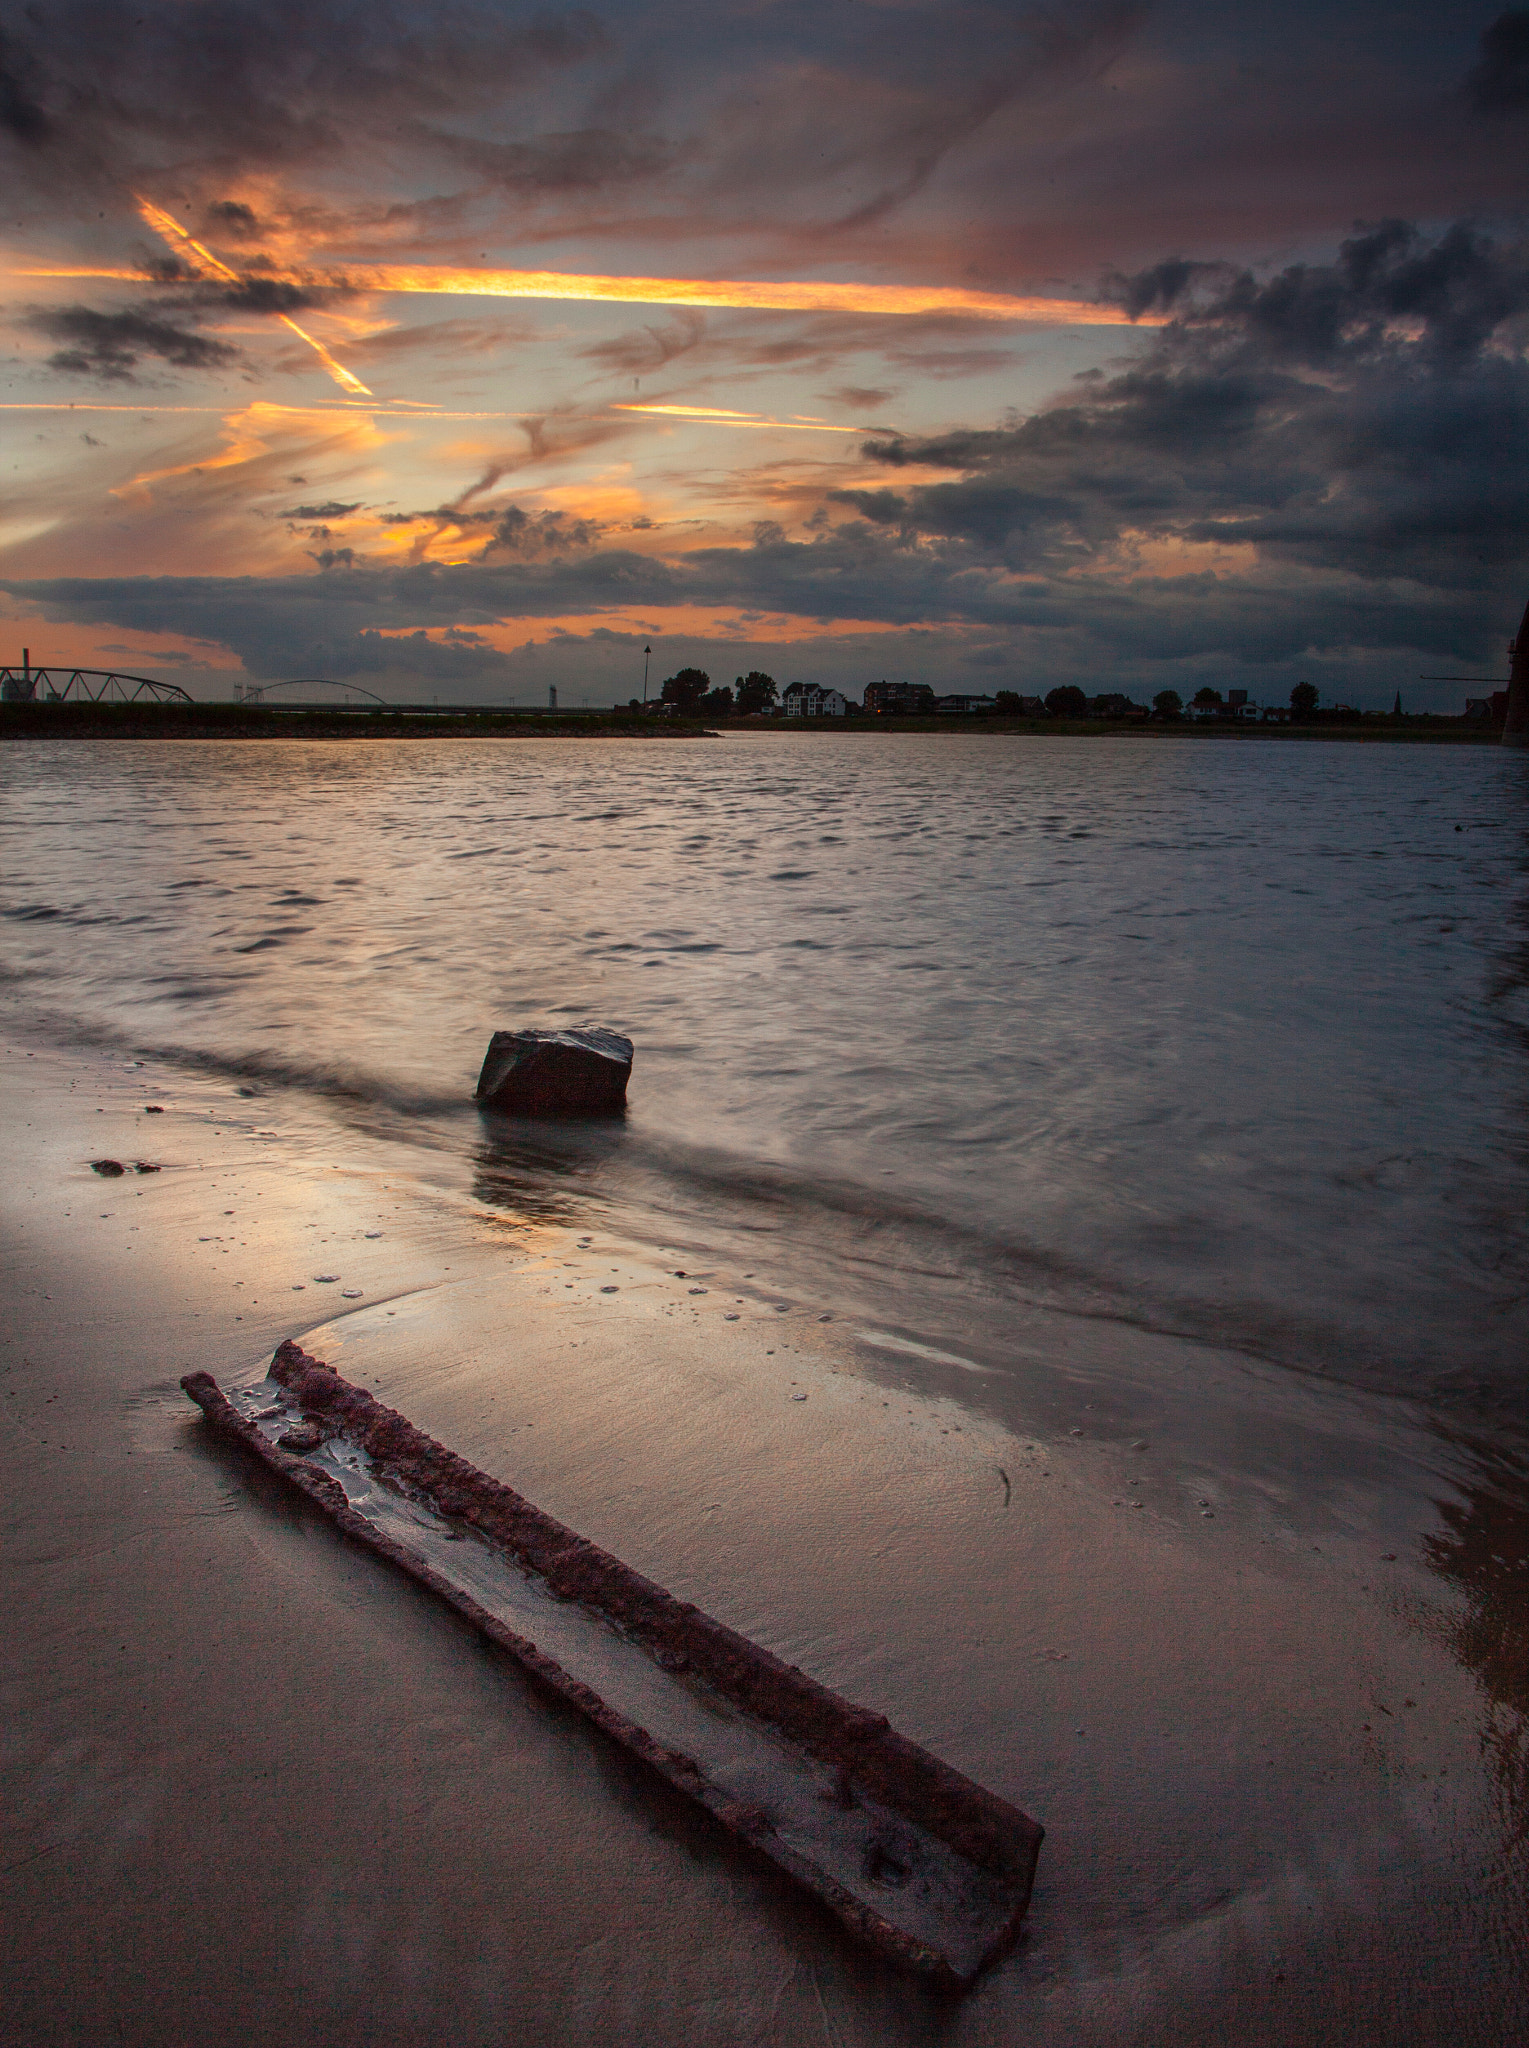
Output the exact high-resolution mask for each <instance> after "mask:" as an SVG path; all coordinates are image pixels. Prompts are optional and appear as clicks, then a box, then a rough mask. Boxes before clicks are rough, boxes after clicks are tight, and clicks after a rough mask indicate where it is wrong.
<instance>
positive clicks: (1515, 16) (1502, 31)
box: [1465, 7, 1529, 114]
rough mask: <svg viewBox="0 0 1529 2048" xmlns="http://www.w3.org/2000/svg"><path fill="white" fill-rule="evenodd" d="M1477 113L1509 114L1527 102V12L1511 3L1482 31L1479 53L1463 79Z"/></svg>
mask: <svg viewBox="0 0 1529 2048" xmlns="http://www.w3.org/2000/svg"><path fill="white" fill-rule="evenodd" d="M1465 92H1466V97H1467V99H1468V100H1469V101H1470V104H1471V105H1472V107H1473V108H1474V109H1475V110H1476V112H1477V113H1478V114H1510V113H1513V112H1515V111H1516V110H1517V109H1518V108H1519V107H1526V106H1529V12H1526V11H1525V10H1524V9H1523V8H1521V7H1510V8H1509V9H1508V10H1507V11H1506V12H1505V13H1503V14H1499V15H1498V17H1497V19H1496V20H1495V21H1494V22H1493V23H1492V25H1491V27H1490V28H1487V29H1483V30H1482V34H1481V55H1480V56H1479V58H1478V59H1477V60H1476V64H1475V68H1474V69H1473V70H1472V71H1471V73H1470V75H1469V76H1468V77H1467V79H1466V81H1465Z"/></svg>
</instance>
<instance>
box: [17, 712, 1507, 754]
mask: <svg viewBox="0 0 1529 2048" xmlns="http://www.w3.org/2000/svg"><path fill="white" fill-rule="evenodd" d="M758 733H777V734H797V735H802V736H805V735H807V734H809V733H810V734H813V735H815V736H829V735H832V736H834V737H843V738H848V737H850V736H852V735H860V736H866V735H870V734H876V735H878V736H889V737H897V736H900V735H901V736H906V735H908V734H911V733H921V734H922V733H941V734H945V735H947V736H952V737H956V738H961V737H965V738H968V739H971V738H993V739H998V738H1014V737H1025V738H1034V739H1122V738H1136V739H1146V740H1172V739H1194V740H1236V741H1239V742H1245V741H1258V742H1262V741H1266V740H1269V741H1318V740H1346V741H1361V742H1365V743H1369V744H1379V745H1389V746H1398V745H1427V746H1500V745H1501V743H1502V736H1501V734H1500V733H1499V732H1497V731H1496V730H1495V729H1494V728H1492V727H1491V726H1478V725H1471V726H1466V725H1465V722H1464V720H1463V719H1457V718H1455V717H1454V716H1452V715H1450V714H1447V713H1442V712H1440V713H1419V714H1417V715H1416V717H1415V718H1409V717H1408V716H1407V715H1406V714H1404V715H1403V717H1402V718H1401V719H1400V720H1393V717H1392V714H1390V713H1386V712H1376V713H1374V714H1373V722H1371V723H1366V724H1362V725H1324V724H1322V723H1320V722H1313V723H1311V724H1301V725H1251V724H1250V725H1237V724H1234V723H1233V722H1232V721H1230V720H1227V721H1225V722H1222V721H1220V720H1216V719H1184V720H1181V721H1175V722H1173V723H1171V724H1170V723H1166V722H1158V721H1153V720H1140V719H1134V720H1133V719H1108V718H1102V719H1101V718H1087V719H1061V718H1044V719H1037V718H1029V719H1026V718H987V717H983V718H957V717H951V718H876V719H867V718H864V717H857V718H851V719H836V718H822V719H801V718H793V719H789V720H788V719H784V718H782V719H763V718H762V719H724V720H721V721H718V722H714V723H711V724H707V723H705V722H704V721H700V720H682V719H668V718H654V717H643V716H641V715H634V714H633V713H631V712H630V711H621V710H616V709H613V710H611V711H609V712H602V711H589V712H579V713H568V712H556V711H514V710H501V709H496V708H494V707H492V706H484V707H482V708H481V709H479V708H476V707H473V706H461V707H457V708H453V709H448V710H441V711H409V712H403V711H381V712H379V711H370V710H364V711H279V710H268V709H265V708H251V707H249V706H246V705H242V704H197V705H194V706H185V705H152V706H150V705H137V704H5V705H0V743H3V742H5V741H10V742H13V743H15V742H20V741H23V740H29V739H177V740H184V739H237V740H270V739H345V740H385V739H407V740H418V739H645V740H646V739H674V740H678V739H723V738H730V737H732V736H734V735H740V734H758Z"/></svg>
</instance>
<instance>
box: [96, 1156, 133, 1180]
mask: <svg viewBox="0 0 1529 2048" xmlns="http://www.w3.org/2000/svg"><path fill="white" fill-rule="evenodd" d="M90 1170H91V1172H92V1173H99V1174H100V1175H101V1176H102V1178H103V1179H105V1180H115V1179H116V1178H117V1176H118V1175H119V1174H123V1173H126V1172H127V1168H126V1167H125V1166H124V1165H123V1164H122V1161H121V1160H120V1159H92V1160H91V1162H90Z"/></svg>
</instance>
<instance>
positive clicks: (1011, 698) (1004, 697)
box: [993, 690, 1021, 718]
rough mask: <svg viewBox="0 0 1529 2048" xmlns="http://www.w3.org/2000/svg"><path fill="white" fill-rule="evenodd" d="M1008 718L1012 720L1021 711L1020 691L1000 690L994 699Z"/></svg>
mask: <svg viewBox="0 0 1529 2048" xmlns="http://www.w3.org/2000/svg"><path fill="white" fill-rule="evenodd" d="M993 702H994V703H995V704H996V705H997V706H998V709H999V710H1000V711H1001V712H1002V713H1003V714H1004V716H1005V717H1006V718H1012V717H1014V715H1015V714H1016V712H1018V711H1019V710H1020V709H1021V706H1020V701H1019V692H1018V690H1000V691H999V692H998V695H997V696H996V697H995V698H994V699H993Z"/></svg>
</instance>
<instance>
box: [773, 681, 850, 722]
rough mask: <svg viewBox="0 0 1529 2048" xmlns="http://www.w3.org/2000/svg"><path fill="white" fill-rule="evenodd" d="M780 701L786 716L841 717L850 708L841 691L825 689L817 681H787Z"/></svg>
mask: <svg viewBox="0 0 1529 2048" xmlns="http://www.w3.org/2000/svg"><path fill="white" fill-rule="evenodd" d="M782 701H783V703H784V705H785V709H786V716H787V718H842V717H843V716H844V714H845V712H846V711H848V710H849V709H850V704H849V699H848V698H847V697H845V696H844V694H843V693H842V692H841V691H839V690H825V689H823V688H822V686H821V685H820V684H818V683H788V684H787V685H786V694H785V697H784V698H783V700H782Z"/></svg>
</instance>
